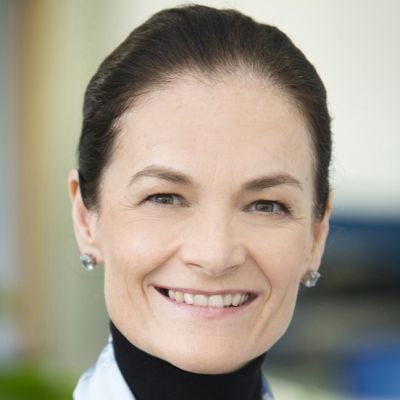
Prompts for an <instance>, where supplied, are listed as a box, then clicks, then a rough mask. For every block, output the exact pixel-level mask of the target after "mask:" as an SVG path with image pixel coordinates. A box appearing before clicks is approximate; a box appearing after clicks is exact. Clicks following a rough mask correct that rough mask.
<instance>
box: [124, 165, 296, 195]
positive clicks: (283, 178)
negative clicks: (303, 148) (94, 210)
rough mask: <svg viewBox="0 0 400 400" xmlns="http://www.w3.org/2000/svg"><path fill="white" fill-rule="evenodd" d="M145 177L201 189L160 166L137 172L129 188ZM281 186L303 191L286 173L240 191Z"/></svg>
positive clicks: (257, 180)
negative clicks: (293, 187)
mask: <svg viewBox="0 0 400 400" xmlns="http://www.w3.org/2000/svg"><path fill="white" fill-rule="evenodd" d="M144 177H150V178H157V179H161V180H164V181H167V182H171V183H174V184H179V185H182V186H189V187H199V184H198V183H195V182H194V181H193V180H192V179H191V178H190V177H189V176H188V175H186V174H184V173H182V172H180V171H177V170H175V169H173V168H167V167H164V166H159V165H149V166H147V167H145V168H144V169H142V170H140V171H138V172H136V173H135V174H134V175H133V176H132V177H131V179H130V180H129V184H128V186H131V185H133V184H135V183H137V182H138V181H139V180H141V179H142V178H144ZM280 185H290V186H295V187H297V188H298V189H300V190H303V188H302V185H301V183H300V182H299V181H298V180H297V179H296V178H295V177H293V176H292V175H289V174H286V173H277V174H273V175H262V176H259V177H257V178H255V179H251V180H249V181H247V182H245V183H243V185H242V187H241V189H240V191H248V192H257V191H261V190H263V189H269V188H272V187H275V186H280Z"/></svg>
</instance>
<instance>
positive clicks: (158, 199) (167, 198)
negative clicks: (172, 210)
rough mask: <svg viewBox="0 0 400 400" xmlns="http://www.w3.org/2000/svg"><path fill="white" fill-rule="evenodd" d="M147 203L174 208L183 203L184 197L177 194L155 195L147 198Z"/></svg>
mask: <svg viewBox="0 0 400 400" xmlns="http://www.w3.org/2000/svg"><path fill="white" fill-rule="evenodd" d="M176 199H179V200H176ZM175 200H176V201H175ZM145 201H149V202H151V203H157V204H160V205H162V206H174V205H178V204H180V203H181V202H182V196H180V195H179V194H176V193H155V194H152V195H150V196H148V197H146V199H145Z"/></svg>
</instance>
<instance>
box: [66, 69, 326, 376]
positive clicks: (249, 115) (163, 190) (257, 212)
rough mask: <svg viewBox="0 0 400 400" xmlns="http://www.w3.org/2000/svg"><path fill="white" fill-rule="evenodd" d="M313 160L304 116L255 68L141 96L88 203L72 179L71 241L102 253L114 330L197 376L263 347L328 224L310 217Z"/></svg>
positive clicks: (282, 326)
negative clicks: (91, 205) (93, 201)
mask: <svg viewBox="0 0 400 400" xmlns="http://www.w3.org/2000/svg"><path fill="white" fill-rule="evenodd" d="M312 160H313V155H312V148H311V140H310V133H309V132H308V130H307V126H306V123H305V121H304V120H303V117H302V115H301V114H300V113H299V111H298V110H297V109H296V107H295V106H294V105H293V104H292V103H291V102H290V101H289V100H288V98H287V97H286V96H285V95H283V94H282V93H281V92H280V91H279V90H278V89H276V88H274V87H272V86H269V85H267V84H266V83H265V82H264V83H262V82H261V81H258V80H256V79H255V78H250V77H245V76H239V75H237V76H234V77H233V76H231V77H229V76H227V77H225V78H224V79H223V80H220V81H218V82H215V81H214V82H213V83H211V82H209V81H207V80H206V79H204V78H203V79H195V78H194V77H190V76H187V77H186V78H185V79H181V80H179V81H176V82H174V83H171V84H169V85H168V86H166V87H164V88H162V89H160V90H157V91H154V92H152V93H151V94H149V95H146V97H144V98H142V99H141V101H140V102H139V103H138V104H136V105H135V106H134V107H133V108H132V109H131V110H130V111H129V112H127V113H126V114H125V116H124V118H123V119H122V121H121V124H120V133H119V135H118V140H117V142H116V148H115V152H114V153H113V156H112V160H111V162H110V164H109V166H108V167H107V169H106V170H105V171H104V175H103V179H102V185H101V191H100V210H99V211H96V212H95V211H88V210H86V209H85V207H84V206H83V203H82V201H81V199H80V195H79V190H76V187H77V180H76V174H75V173H72V174H71V178H70V187H71V193H72V198H73V201H74V210H75V211H74V218H75V227H76V231H77V236H78V241H79V244H80V249H81V251H82V252H89V253H92V254H94V255H95V257H96V258H97V260H98V261H100V262H104V265H105V297H106V305H107V309H108V313H109V315H110V318H111V319H112V321H113V322H114V323H115V325H116V326H117V327H118V329H119V330H120V331H121V332H122V333H123V334H124V335H125V336H126V337H127V338H128V339H129V340H130V341H131V342H132V343H134V344H135V345H136V346H138V347H140V348H141V349H143V350H145V351H147V352H148V353H150V354H153V355H155V356H157V357H159V358H162V359H164V360H167V361H169V362H170V363H172V364H174V365H176V366H178V367H180V368H182V369H184V370H188V371H192V372H198V373H224V372H230V371H233V370H235V369H237V368H239V367H241V366H242V365H244V364H245V363H246V362H248V361H249V360H250V359H252V358H254V357H256V356H258V355H260V354H261V353H263V352H265V351H266V350H267V349H269V348H270V347H271V346H272V345H273V344H274V343H275V342H276V341H277V340H278V339H279V338H280V337H281V336H282V335H283V333H284V332H285V330H286V329H287V326H288V324H289V322H290V320H291V317H292V313H293V309H294V306H295V301H296V296H297V292H298V288H299V283H300V281H301V279H302V277H303V276H304V275H305V274H306V273H307V272H308V271H310V270H311V269H314V270H315V269H317V268H318V266H319V262H320V257H321V254H322V251H323V246H324V242H325V238H326V234H327V230H328V216H326V217H325V219H324V220H323V221H322V222H318V221H315V220H314V219H313V168H314V166H313V161H312ZM74 188H75V189H74ZM193 303H194V304H193ZM242 303H243V304H242ZM224 304H225V305H224Z"/></svg>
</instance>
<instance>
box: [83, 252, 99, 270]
mask: <svg viewBox="0 0 400 400" xmlns="http://www.w3.org/2000/svg"><path fill="white" fill-rule="evenodd" d="M79 258H80V260H81V262H82V266H83V268H85V269H86V270H87V271H92V270H93V269H94V267H95V266H96V260H95V259H94V257H93V256H92V255H90V254H87V253H86V254H82V255H81V256H80V257H79Z"/></svg>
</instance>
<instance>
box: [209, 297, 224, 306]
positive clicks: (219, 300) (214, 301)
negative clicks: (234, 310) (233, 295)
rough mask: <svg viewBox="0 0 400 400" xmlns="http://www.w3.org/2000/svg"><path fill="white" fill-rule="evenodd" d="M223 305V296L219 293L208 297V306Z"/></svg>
mask: <svg viewBox="0 0 400 400" xmlns="http://www.w3.org/2000/svg"><path fill="white" fill-rule="evenodd" d="M223 306H224V298H223V296H221V295H219V294H214V295H212V296H210V297H209V298H208V307H218V308H222V307H223Z"/></svg>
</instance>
